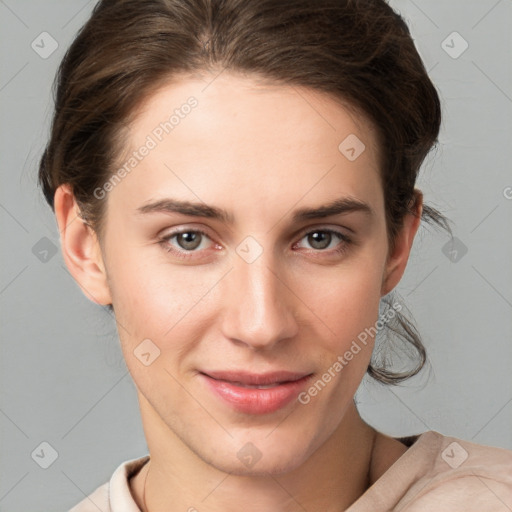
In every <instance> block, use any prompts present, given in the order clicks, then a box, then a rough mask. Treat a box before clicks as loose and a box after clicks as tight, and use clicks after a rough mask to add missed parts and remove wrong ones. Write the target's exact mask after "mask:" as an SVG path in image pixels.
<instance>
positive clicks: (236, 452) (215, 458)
mask: <svg viewBox="0 0 512 512" xmlns="http://www.w3.org/2000/svg"><path fill="white" fill-rule="evenodd" d="M255 437H256V436H254V435H250V434H249V435H245V436H240V437H239V438H238V439H239V440H238V441H236V442H234V443H229V444H228V445H225V446H223V447H221V448H220V450H219V449H218V450H215V451H214V453H210V454H209V456H205V455H206V454H205V453H204V450H203V453H202V454H201V453H197V455H199V456H200V457H201V458H202V459H203V460H204V461H205V462H206V463H207V464H209V465H210V466H213V467H215V468H216V469H218V470H220V471H223V472H225V473H230V474H233V475H238V476H251V477H254V476H269V475H274V476H277V475H283V474H286V473H290V472H292V471H294V470H295V469H297V468H298V467H300V466H301V465H302V464H304V462H305V461H307V459H308V458H309V457H310V456H311V454H312V453H313V452H314V451H315V449H316V448H317V446H316V445H314V446H313V445H312V443H313V440H312V439H309V438H308V437H309V436H308V435H307V434H306V433H304V434H300V433H298V432H297V433H295V435H293V436H287V438H286V439H283V438H282V437H281V438H280V437H279V436H276V438H275V439H272V440H271V439H269V438H266V439H265V438H264V437H262V438H260V439H255ZM241 439H244V440H243V441H242V440H241ZM291 440H293V441H291ZM210 442H211V441H210Z"/></svg>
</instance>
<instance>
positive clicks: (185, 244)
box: [178, 232, 201, 249]
mask: <svg viewBox="0 0 512 512" xmlns="http://www.w3.org/2000/svg"><path fill="white" fill-rule="evenodd" d="M200 236H201V235H200V233H191V232H187V233H180V234H179V235H178V243H179V245H180V246H181V247H182V248H183V249H196V248H197V247H199V244H200V243H201V240H200Z"/></svg>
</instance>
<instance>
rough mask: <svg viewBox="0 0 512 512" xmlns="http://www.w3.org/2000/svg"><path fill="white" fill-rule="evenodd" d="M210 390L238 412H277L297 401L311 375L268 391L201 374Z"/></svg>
mask: <svg viewBox="0 0 512 512" xmlns="http://www.w3.org/2000/svg"><path fill="white" fill-rule="evenodd" d="M201 376H202V377H203V379H204V380H205V381H206V383H207V384H208V386H209V387H210V389H211V390H212V391H213V392H214V393H215V394H216V395H217V396H219V397H220V398H222V400H223V401H224V402H226V403H228V404H229V405H231V406H232V407H234V408H235V409H236V410H237V411H239V412H243V413H246V414H268V413H271V412H275V411H277V410H279V409H281V408H282V407H284V406H285V405H287V404H289V403H290V402H291V401H292V400H294V399H296V398H297V396H298V395H299V393H300V392H301V390H303V389H304V387H305V386H306V383H307V381H308V380H309V379H310V377H311V375H307V376H306V377H303V378H302V379H299V380H296V381H293V382H284V383H282V384H279V385H277V386H274V387H272V388H267V389H258V388H245V387H241V386H237V385H236V384H234V383H232V382H226V381H223V380H216V379H213V378H212V377H210V376H208V375H205V374H204V373H203V374H201Z"/></svg>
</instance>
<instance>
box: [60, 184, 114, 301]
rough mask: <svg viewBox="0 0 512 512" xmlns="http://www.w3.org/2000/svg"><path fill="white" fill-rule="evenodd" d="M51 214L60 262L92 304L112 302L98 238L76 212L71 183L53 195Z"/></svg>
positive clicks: (77, 210) (77, 208)
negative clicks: (56, 227) (59, 251)
mask: <svg viewBox="0 0 512 512" xmlns="http://www.w3.org/2000/svg"><path fill="white" fill-rule="evenodd" d="M54 207H55V216H56V218H57V224H58V227H59V233H60V242H61V249H62V255H63V258H64V261H65V263H66V266H67V267H68V269H69V271H70V273H71V275H72V276H73V278H74V279H75V281H76V282H77V283H78V285H79V286H80V288H81V290H82V292H83V293H84V294H85V296H86V297H87V298H88V299H89V300H91V301H92V302H95V303H96V304H101V305H107V304H111V303H112V299H111V294H110V288H109V286H108V281H107V274H106V269H105V265H104V262H103V257H102V253H101V248H100V245H99V241H98V239H97V236H96V233H95V232H94V230H93V229H92V228H91V227H90V226H88V225H87V224H86V223H85V222H84V220H83V219H82V218H81V217H80V215H79V211H80V210H79V207H78V205H77V203H76V200H75V197H74V194H73V191H72V188H71V186H69V185H67V184H65V185H61V186H59V188H58V189H57V190H56V191H55V197H54Z"/></svg>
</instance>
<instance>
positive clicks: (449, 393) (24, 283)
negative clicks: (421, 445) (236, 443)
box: [0, 0, 512, 512]
mask: <svg viewBox="0 0 512 512" xmlns="http://www.w3.org/2000/svg"><path fill="white" fill-rule="evenodd" d="M93 4H94V2H93V1H89V2H88V1H86V0H66V1H56V0H45V1H44V2H39V1H37V2H36V1H28V0H23V1H20V0H18V1H14V0H0V30H1V32H0V33H1V34H2V35H1V38H2V45H1V47H0V55H1V69H2V74H1V78H0V102H1V107H0V108H1V119H2V122H1V128H0V129H1V137H0V148H1V149H0V154H1V155H2V159H1V184H2V187H1V196H0V223H1V224H0V226H1V233H2V240H3V242H2V248H1V256H2V263H1V265H0V301H1V328H2V329H1V338H2V340H1V351H2V356H1V359H0V380H1V389H2V393H1V398H0V429H1V437H0V439H1V447H0V448H1V470H0V471H1V472H0V510H1V511H2V512H17V511H24V512H26V511H31V512H39V511H47V510H53V511H55V510H66V509H68V508H70V507H71V506H72V505H74V504H76V503H77V502H78V501H80V500H81V499H83V498H84V496H85V495H87V494H89V493H90V492H92V491H93V490H94V489H95V488H96V487H97V486H99V485H100V484H102V483H104V482H106V481H107V480H108V479H109V478H110V476H111V474H112V472H113V470H114V469H115V468H116V467H117V466H118V465H119V464H120V463H121V462H123V461H125V460H127V459H130V458H135V457H140V456H142V455H144V454H146V453H147V447H146V443H145V440H144V436H143V431H142V425H141V421H140V417H139V411H138V404H137V400H136V395H135V388H134V385H133V383H132V381H131V379H130V376H129V375H128V373H127V370H126V367H125V364H124V361H123V357H122V354H121V352H120V349H119V345H118V339H117V333H116V331H115V324H114V321H113V319H112V317H111V316H110V315H109V313H108V311H107V310H105V309H103V308H101V307H100V306H97V305H94V304H92V303H90V302H88V300H87V299H86V298H85V296H83V295H82V292H81V291H80V289H79V288H78V285H77V284H76V283H75V282H74V280H73V279H72V277H71V276H70V274H69V273H68V272H67V270H66V269H65V266H64V263H63V259H62V256H61V253H60V247H59V237H58V230H57V226H56V222H55V220H54V217H53V214H52V213H51V211H50V209H49V207H48V206H47V205H46V203H45V202H44V199H43V197H42V194H41V193H40V192H39V190H38V189H37V187H36V179H37V173H36V169H37V162H38V159H39V156H40V154H41V150H42V147H43V144H44V141H45V138H46V135H47V130H48V124H49V120H50V116H51V109H52V100H51V94H50V92H51V90H50V88H51V83H52V80H53V76H54V74H55V71H56V68H57V65H58V63H59V61H60V59H61V58H62V56H63V54H64V51H65V49H66V48H67V47H68V45H69V43H70V41H71V40H72V38H73V36H74V34H76V31H77V30H78V29H79V28H80V26H81V25H82V24H83V23H84V21H85V20H86V19H87V17H88V15H89V13H90V11H91V9H92V6H93ZM391 5H392V6H393V7H394V8H395V9H397V10H399V11H400V12H401V13H402V14H403V15H404V16H405V18H406V20H407V21H408V23H409V26H410V28H411V32H412V34H413V37H414V39H415V42H416V45H417V48H418V50H419V51H420V54H421V55H422V57H423V59H424V60H425V63H426V66H427V69H429V70H430V74H431V77H432V79H433V81H434V82H435V84H436V85H437V87H438V90H439V92H440V95H441V98H442V104H443V110H444V120H443V127H442V131H441V136H440V145H439V148H438V150H437V151H436V152H434V153H432V154H431V155H430V157H429V158H428V160H427V162H426V163H425V165H424V166H423V170H422V176H421V179H420V182H419V184H418V186H419V187H420V188H421V189H422V190H423V191H424V193H425V200H426V202H427V203H429V204H431V205H433V206H436V207H438V208H439V209H440V210H441V211H443V212H444V213H445V214H447V215H448V216H449V217H450V218H451V219H452V220H453V222H454V234H455V236H456V237H457V239H458V240H459V241H458V242H456V245H455V246H453V247H452V246H450V245H448V246H446V244H447V243H449V239H448V237H447V236H446V235H444V234H442V233H436V232H435V231H431V230H429V229H426V228H424V227H422V228H420V232H419V236H418V238H417V240H416V242H415V245H414V248H413V253H412V256H411V261H410V263H409V266H408V269H407V272H406V275H405V277H404V279H403V280H402V282H401V284H400V285H399V287H398V291H399V292H400V294H401V296H402V297H403V298H404V300H405V303H406V304H407V305H408V307H409V308H410V310H411V311H412V313H413V314H414V318H415V319H416V323H417V326H418V328H419V330H420V332H421V333H422V335H423V338H424V343H425V344H426V346H427V349H428V353H429V357H430V361H431V369H430V371H426V372H424V373H423V374H422V376H419V377H417V378H414V379H412V380H411V381H409V382H407V383H404V384H403V385H402V386H399V387H394V388H390V387H387V388H386V387H383V386H380V385H378V384H375V383H373V382H371V381H370V380H365V381H363V384H362V386H361V388H360V390H359V392H358V400H359V403H360V410H361V413H362V415H363V417H364V418H365V419H366V420H367V421H368V422H369V423H371V424H372V425H373V426H375V427H376V428H377V429H379V430H381V431H383V432H385V433H387V434H390V435H395V436H399V435H408V434H415V433H419V432H423V431H425V430H437V431H439V432H441V433H443V434H445V435H453V436H456V437H460V438H463V439H467V440H472V441H473V442H477V443H482V444H489V445H494V446H501V447H505V448H509V449H512V428H511V424H512V422H511V420H512V377H511V371H510V368H511V367H512V264H511V262H512V237H511V236H510V235H511V234H512V220H511V219H512V199H511V198H512V188H511V187H512V173H511V170H510V169H511V167H510V161H511V160H512V152H511V142H512V138H511V135H512V127H511V122H510V120H511V114H512V87H511V78H512V69H511V67H512V59H511V58H510V56H511V35H510V34H511V32H510V30H509V29H510V20H511V19H512V2H511V1H510V0H498V1H497V0H478V1H477V0H472V1H468V0H451V1H450V2H444V1H441V0H428V1H427V0H422V1H421V3H420V1H419V0H416V1H411V0H394V1H392V2H391ZM43 31H46V32H48V33H49V34H51V36H52V37H53V38H54V39H55V40H56V41H57V42H58V45H59V46H58V49H57V50H56V51H55V52H54V53H53V54H52V55H50V56H49V57H47V58H42V57H40V55H38V53H36V51H34V50H33V49H32V47H31V43H32V41H34V40H35V41H36V42H37V41H40V39H41V38H38V37H39V35H40V34H41V33H42V32H43ZM454 31H457V32H458V33H459V34H460V35H461V36H462V37H463V38H464V40H466V41H467V43H468V44H469V47H468V49H467V50H466V51H465V52H464V53H462V55H460V56H459V57H458V58H453V57H452V56H450V55H448V53H447V52H446V51H445V50H444V49H443V46H442V42H443V41H444V40H446V38H447V37H448V36H449V35H450V34H452V32H454ZM452 41H453V42H452ZM39 44H40V46H42V45H41V43H39ZM447 44H448V45H450V46H452V47H453V48H452V50H451V51H452V52H453V51H459V50H460V49H461V48H462V47H461V40H459V39H457V38H455V39H453V36H452V37H451V38H448V40H447V43H444V47H445V48H446V45H447ZM45 48H46V51H48V49H49V48H50V44H49V40H46V43H45ZM40 51H42V49H41V50H40ZM507 187H509V188H507ZM52 248H53V250H54V252H55V253H52V252H51V249H52ZM443 248H444V249H443ZM453 248H455V249H456V250H457V255H455V253H453V252H452V254H451V255H450V253H449V251H448V249H453ZM464 248H467V253H466V254H463V252H464V250H463V249H464ZM44 250H49V251H50V252H48V253H47V254H45V253H44V252H43V251H44ZM461 255H462V257H461ZM42 442H47V443H49V444H50V445H51V446H52V447H53V449H54V450H56V451H57V452H58V458H57V459H56V460H55V462H54V463H53V464H52V465H51V466H50V467H49V468H48V469H43V468H42V467H40V465H39V464H38V463H36V460H37V457H36V456H35V455H34V458H33V457H32V456H31V454H32V453H33V452H34V450H36V449H37V450H36V453H40V450H41V449H40V448H38V447H40V444H41V443H42ZM44 453H45V455H44V457H40V458H39V459H38V461H39V463H44V461H43V460H42V459H44V458H45V457H46V459H47V460H46V462H49V459H48V457H50V456H51V450H50V449H48V448H46V449H45V451H44Z"/></svg>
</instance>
